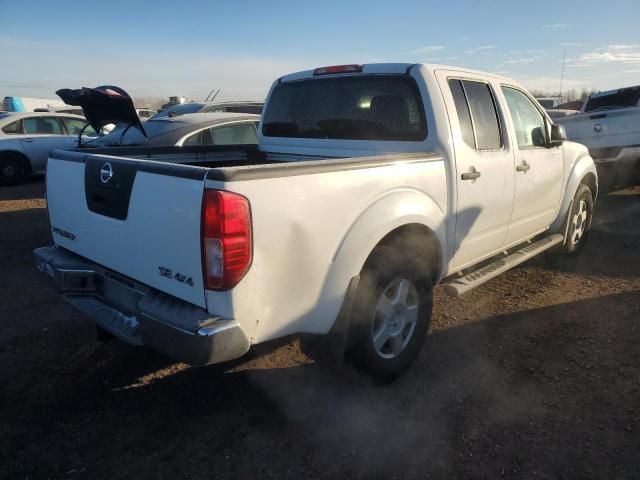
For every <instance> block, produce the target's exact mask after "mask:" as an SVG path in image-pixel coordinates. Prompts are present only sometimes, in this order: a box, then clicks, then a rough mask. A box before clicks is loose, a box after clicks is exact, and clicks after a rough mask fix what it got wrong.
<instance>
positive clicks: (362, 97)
mask: <svg viewBox="0 0 640 480" xmlns="http://www.w3.org/2000/svg"><path fill="white" fill-rule="evenodd" d="M262 134H263V135H265V136H267V137H290V138H323V139H342V140H389V141H393V140H405V141H421V140H424V139H425V138H426V135H427V125H426V120H425V116H424V109H423V106H422V99H421V98H420V94H419V92H418V88H417V86H416V84H415V81H414V80H413V79H412V78H411V77H409V76H407V75H357V76H341V77H335V78H314V79H309V80H298V81H292V82H285V83H280V84H278V85H276V86H275V88H274V89H273V92H272V94H271V98H270V99H269V106H268V108H267V109H266V110H265V112H264V121H263V124H262Z"/></svg>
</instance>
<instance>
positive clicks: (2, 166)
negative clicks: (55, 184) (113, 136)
mask: <svg viewBox="0 0 640 480" xmlns="http://www.w3.org/2000/svg"><path fill="white" fill-rule="evenodd" d="M86 124H87V121H86V120H85V119H84V117H81V116H79V115H71V114H60V113H55V112H24V113H0V185H10V184H14V183H18V182H20V181H21V180H23V179H24V178H25V177H28V176H29V175H32V174H37V173H43V172H44V171H45V167H46V165H47V156H48V154H49V152H50V151H51V150H55V149H69V148H74V147H76V146H77V144H78V135H79V133H80V132H81V131H82V129H83V128H84V127H85V125H86ZM84 133H85V135H87V136H88V137H95V136H97V134H96V132H95V131H94V130H93V129H92V128H91V127H88V128H87V129H86V130H85V132H84Z"/></svg>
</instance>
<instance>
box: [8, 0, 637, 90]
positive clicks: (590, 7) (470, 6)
mask: <svg viewBox="0 0 640 480" xmlns="http://www.w3.org/2000/svg"><path fill="white" fill-rule="evenodd" d="M93 5H96V6H93ZM639 18H640V0H608V1H607V2H602V1H601V0H600V1H595V0H583V1H573V0H564V1H562V2H559V1H546V0H538V1H537V2H531V1H527V2H522V1H516V0H511V1H502V0H495V1H481V0H478V1H472V0H468V1H459V0H447V1H438V2H431V1H427V0H415V1H414V0H395V1H385V2H381V1H380V2H379V1H375V0H370V1H349V0H322V1H318V2H311V1H279V0H269V1H266V0H262V1H253V0H235V1H224V0H219V1H215V0H210V1H195V0H194V1H190V0H180V1H176V0H173V1H166V0H153V1H136V0H129V1H120V0H109V1H106V2H78V1H74V2H71V1H67V0H56V1H55V2H53V1H49V0H40V1H33V0H23V1H21V2H16V1H15V0H0V19H2V22H1V23H2V28H0V96H2V97H3V96H7V95H14V96H25V97H44V98H56V97H55V93H54V92H55V90H57V89H59V88H79V87H82V86H87V87H94V86H98V85H105V84H108V85H117V86H120V87H122V88H124V89H125V90H126V91H128V92H129V93H130V94H131V95H132V96H133V97H142V96H149V97H163V98H166V97H168V96H169V95H185V96H187V97H188V98H189V99H190V100H202V99H204V97H206V96H207V95H208V93H209V92H210V91H211V89H214V88H215V89H216V90H217V89H220V90H221V92H220V94H219V96H218V98H217V99H220V100H231V99H247V100H248V99H255V100H260V99H263V98H264V96H265V95H266V93H267V91H268V89H269V86H270V85H271V83H272V82H273V80H274V79H276V78H278V77H279V76H281V75H283V74H285V73H290V72H294V71H298V70H304V69H308V68H315V67H318V66H325V65H336V64H345V63H369V62H426V63H441V64H448V65H457V66H463V67H469V68H475V69H480V70H485V71H489V72H493V73H499V74H502V75H505V76H508V77H512V78H516V79H517V80H519V81H521V82H522V83H523V84H524V85H525V86H527V87H528V88H529V89H535V90H546V91H558V90H559V88H560V77H561V72H562V65H563V55H564V53H565V51H566V62H565V73H564V82H563V88H564V90H565V91H566V90H567V89H571V88H575V89H578V90H580V89H582V88H587V89H598V90H607V89H612V88H619V87H623V86H630V85H637V84H640V30H638V19H639Z"/></svg>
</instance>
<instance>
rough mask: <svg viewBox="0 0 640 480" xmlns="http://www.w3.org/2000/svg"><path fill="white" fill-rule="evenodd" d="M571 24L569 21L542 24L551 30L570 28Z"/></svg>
mask: <svg viewBox="0 0 640 480" xmlns="http://www.w3.org/2000/svg"><path fill="white" fill-rule="evenodd" d="M570 26H571V25H570V24H568V23H550V24H548V25H542V28H547V29H550V30H560V29H563V28H569V27H570Z"/></svg>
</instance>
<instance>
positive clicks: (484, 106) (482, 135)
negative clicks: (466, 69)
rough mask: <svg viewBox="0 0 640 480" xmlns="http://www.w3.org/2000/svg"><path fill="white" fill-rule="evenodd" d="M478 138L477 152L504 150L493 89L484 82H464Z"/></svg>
mask: <svg viewBox="0 0 640 480" xmlns="http://www.w3.org/2000/svg"><path fill="white" fill-rule="evenodd" d="M462 86H463V88H464V92H465V94H466V97H467V103H468V105H469V111H470V112H471V121H472V122H473V130H474V132H475V137H476V150H497V149H499V148H502V136H501V135H500V123H499V122H498V112H497V111H496V105H495V102H494V100H493V95H492V93H491V88H490V87H489V85H487V84H486V83H483V82H473V81H470V80H462Z"/></svg>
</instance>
